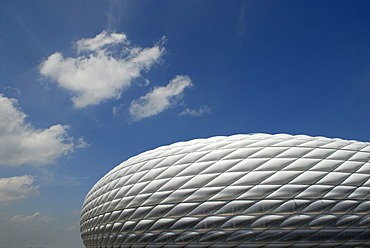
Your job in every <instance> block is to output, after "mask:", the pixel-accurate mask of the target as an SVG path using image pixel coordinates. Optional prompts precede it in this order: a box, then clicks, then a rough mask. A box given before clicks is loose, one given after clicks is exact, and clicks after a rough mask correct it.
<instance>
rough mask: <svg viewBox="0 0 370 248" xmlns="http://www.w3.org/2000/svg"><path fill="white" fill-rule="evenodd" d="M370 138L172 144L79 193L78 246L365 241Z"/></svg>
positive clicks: (242, 138)
mask: <svg viewBox="0 0 370 248" xmlns="http://www.w3.org/2000/svg"><path fill="white" fill-rule="evenodd" d="M369 160H370V143H365V142H358V141H347V140H342V139H330V138H325V137H310V136H305V135H296V136H294V135H287V134H277V135H269V134H250V135H233V136H229V137H212V138H208V139H195V140H191V141H187V142H178V143H175V144H172V145H168V146H163V147H159V148H157V149H154V150H150V151H147V152H144V153H141V154H139V155H137V156H134V157H132V158H130V159H128V160H127V161H125V162H123V163H121V164H120V165H118V166H117V167H115V168H114V169H113V170H112V171H110V172H109V173H108V174H107V175H105V176H104V177H103V178H102V179H100V181H98V182H97V183H96V185H95V186H94V187H93V188H92V189H91V190H90V192H89V193H88V194H87V196H86V198H85V201H84V204H83V208H82V213H81V235H82V239H83V242H84V244H85V246H86V247H87V248H102V247H104V248H105V247H106V248H108V247H109V248H116V247H220V248H221V247H370V229H369V228H370V215H369V211H370V201H369V196H370V161H369Z"/></svg>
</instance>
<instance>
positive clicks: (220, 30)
mask: <svg viewBox="0 0 370 248" xmlns="http://www.w3.org/2000/svg"><path fill="white" fill-rule="evenodd" d="M369 13H370V2H369V1H359V0H358V1H356V0H355V1H288V0H287V1H277V0H274V1H272V0H271V1H226V0H225V1H206V0H204V1H198V0H197V1H195V0H194V1H159V0H153V1H100V0H99V1H98V0H96V1H95V0H93V1H43V0H40V1H36V0H32V1H25V0H24V1H19V0H15V1H14V0H13V1H1V2H0V94H1V95H0V241H1V242H0V243H1V244H0V248H5V247H7V248H8V247H12V248H13V247H14V248H15V247H17V248H23V247H30V246H34V247H49V248H62V247H71V248H79V247H83V245H82V241H81V240H80V237H79V235H80V234H79V224H78V222H79V210H80V207H81V205H82V202H83V199H84V197H85V195H86V193H87V192H88V190H89V189H90V188H91V187H92V186H93V185H94V183H95V182H96V181H97V180H99V179H100V178H101V177H102V176H103V175H104V174H105V173H107V172H108V171H109V170H110V169H112V168H113V167H114V166H116V165H118V164H119V163H120V162H122V161H124V160H126V159H127V158H129V157H131V156H134V155H136V154H138V153H141V152H143V151H146V150H148V149H153V148H155V147H158V146H161V145H166V144H170V143H174V142H177V141H182V140H190V139H194V138H200V137H210V136H215V135H231V134H236V133H256V132H264V133H290V134H308V135H312V136H327V137H339V138H344V139H355V140H361V141H370V129H369V126H370V117H369V116H370V59H369V58H370V46H369V44H370V30H369V27H370V15H369Z"/></svg>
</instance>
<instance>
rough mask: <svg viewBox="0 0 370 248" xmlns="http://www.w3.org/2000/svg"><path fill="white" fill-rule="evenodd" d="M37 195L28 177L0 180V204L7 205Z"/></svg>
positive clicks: (37, 192)
mask: <svg viewBox="0 0 370 248" xmlns="http://www.w3.org/2000/svg"><path fill="white" fill-rule="evenodd" d="M37 194H39V191H38V186H36V185H34V184H33V177H32V176H30V175H24V176H18V177H8V178H0V203H3V204H9V203H12V202H15V201H18V200H21V199H24V198H27V197H30V196H33V195H37Z"/></svg>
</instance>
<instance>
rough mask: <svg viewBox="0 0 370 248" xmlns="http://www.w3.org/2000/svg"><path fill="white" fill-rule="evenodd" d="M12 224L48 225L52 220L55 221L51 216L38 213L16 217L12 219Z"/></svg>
mask: <svg viewBox="0 0 370 248" xmlns="http://www.w3.org/2000/svg"><path fill="white" fill-rule="evenodd" d="M9 220H10V222H12V223H14V224H22V225H23V224H42V223H47V222H50V221H52V220H54V218H53V217H51V216H49V215H43V214H40V213H39V212H36V213H34V214H31V215H15V216H13V217H11V218H10V219H9Z"/></svg>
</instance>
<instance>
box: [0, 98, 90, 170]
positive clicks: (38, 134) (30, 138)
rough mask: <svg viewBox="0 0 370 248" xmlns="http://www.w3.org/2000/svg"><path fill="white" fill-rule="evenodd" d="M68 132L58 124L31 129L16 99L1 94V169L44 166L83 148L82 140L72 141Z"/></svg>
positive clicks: (64, 126) (66, 127) (84, 143)
mask: <svg viewBox="0 0 370 248" xmlns="http://www.w3.org/2000/svg"><path fill="white" fill-rule="evenodd" d="M67 130H68V126H66V125H61V124H57V125H53V126H51V127H49V128H46V129H34V128H32V126H31V124H30V123H28V122H26V114H25V113H23V112H22V111H21V109H20V108H19V107H18V105H17V100H16V99H13V98H7V97H5V96H3V95H1V94H0V166H19V165H25V164H28V165H47V164H51V163H53V162H54V161H55V160H56V159H57V158H58V157H60V156H62V155H66V154H68V153H70V152H72V151H73V150H74V148H77V147H79V146H80V145H82V146H85V145H86V142H84V141H83V139H81V140H78V142H74V140H73V138H72V137H71V136H69V134H68V132H67Z"/></svg>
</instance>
